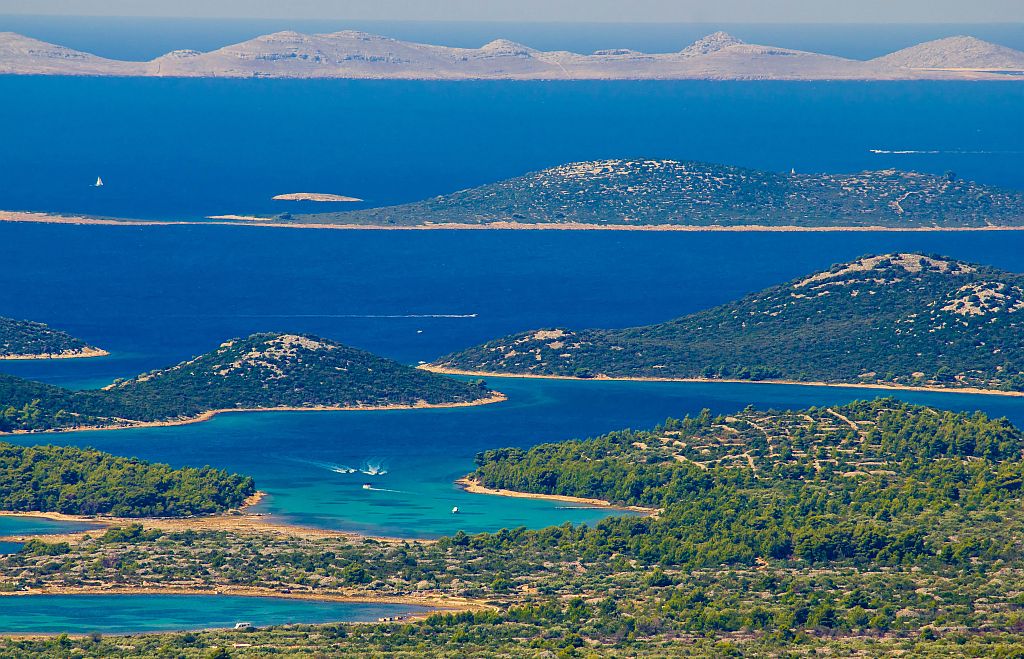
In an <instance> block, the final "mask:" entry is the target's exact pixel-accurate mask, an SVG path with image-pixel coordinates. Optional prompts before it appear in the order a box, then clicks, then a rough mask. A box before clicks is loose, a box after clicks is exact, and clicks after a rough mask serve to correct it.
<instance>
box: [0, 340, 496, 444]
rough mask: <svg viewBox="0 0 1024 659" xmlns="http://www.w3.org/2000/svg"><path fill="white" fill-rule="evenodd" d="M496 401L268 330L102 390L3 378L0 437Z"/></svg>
mask: <svg viewBox="0 0 1024 659" xmlns="http://www.w3.org/2000/svg"><path fill="white" fill-rule="evenodd" d="M494 397H495V394H494V393H493V392H491V391H489V390H488V389H487V388H486V387H485V386H484V385H483V383H482V382H462V381H458V380H454V379H451V378H446V377H441V376H438V375H436V374H433V373H426V372H423V371H420V370H417V369H414V368H411V367H409V366H405V365H403V364H399V363H398V362H395V361H392V360H389V359H384V358H382V357H377V356H375V355H372V354H370V353H368V352H364V351H362V350H357V349H355V348H350V347H348V346H345V345H342V344H340V343H337V342H335V341H330V340H327V339H321V338H317V337H313V336H304V335H297V334H273V333H265V334H254V335H252V336H250V337H248V338H245V339H235V340H232V341H228V342H226V343H224V344H222V345H221V346H220V347H219V348H217V349H216V350H214V351H213V352H209V353H206V354H204V355H200V356H199V357H196V358H194V359H190V360H188V361H185V362H182V363H180V364H177V365H176V366H172V367H170V368H166V369H162V370H157V371H153V372H150V373H146V374H143V375H139V376H137V377H134V378H131V379H128V380H118V381H115V382H114V383H113V384H111V385H110V386H108V387H105V388H104V389H101V390H92V391H70V390H67V389H63V388H61V387H56V386H53V385H48V384H42V383H39V382H32V381H29V380H24V379H22V378H17V377H14V376H10V375H2V374H0V432H10V431H19V430H21V431H24V430H51V429H71V428H78V427H96V426H110V427H118V426H131V425H137V424H139V423H143V422H162V421H178V420H185V419H192V418H195V417H198V416H200V415H202V414H204V413H208V412H212V411H217V410H232V409H266V408H299V409H302V408H312V409H315V408H343V407H344V408H349V407H351V408H368V407H396V406H398V407H415V406H424V405H460V404H471V403H475V402H486V401H489V400H494V399H495V398H494Z"/></svg>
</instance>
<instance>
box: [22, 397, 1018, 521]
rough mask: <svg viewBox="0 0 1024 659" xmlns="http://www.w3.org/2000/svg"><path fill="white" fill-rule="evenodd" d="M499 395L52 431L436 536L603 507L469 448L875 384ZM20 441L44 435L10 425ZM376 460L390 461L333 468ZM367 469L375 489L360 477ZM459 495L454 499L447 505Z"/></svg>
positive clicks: (578, 516) (312, 514) (324, 512)
mask: <svg viewBox="0 0 1024 659" xmlns="http://www.w3.org/2000/svg"><path fill="white" fill-rule="evenodd" d="M491 384H492V386H493V387H495V388H497V389H499V390H500V391H502V392H504V393H506V394H508V396H509V400H508V401H507V402H505V403H499V404H495V405H485V406H481V407H475V408H457V409H441V410H409V411H389V412H265V413H242V414H224V415H220V416H218V417H216V418H214V419H213V420H211V421H208V422H204V423H198V424H192V425H187V426H177V427H169V428H145V429H138V430H117V431H107V432H81V433H71V434H59V435H50V436H47V438H46V439H47V441H53V442H57V443H70V444H83V445H90V446H95V447H97V448H100V449H103V450H106V451H110V452H113V453H116V454H120V455H137V456H140V457H143V458H146V459H150V460H159V461H166V462H170V463H171V464H176V465H179V464H191V465H199V464H214V465H217V466H220V467H225V468H228V469H232V470H237V471H240V472H243V473H247V474H251V475H252V476H254V477H255V479H256V482H257V484H258V486H259V488H260V489H262V490H264V491H266V492H268V493H269V495H270V496H269V498H268V499H267V500H266V501H265V502H264V503H262V504H261V505H260V509H262V510H263V511H265V512H270V513H272V514H273V515H275V516H280V517H282V518H284V519H287V520H290V521H293V522H295V523H299V524H303V525H312V526H318V527H323V528H332V529H344V530H352V531H360V532H365V533H372V534H381V535H391V536H403V537H433V536H437V535H441V534H450V533H453V532H455V531H457V530H459V529H463V530H465V531H468V532H479V531H494V530H497V529H499V528H502V527H515V526H529V527H534V528H536V527H542V526H547V525H552V524H560V523H563V522H566V521H572V522H594V521H596V520H598V519H600V518H602V517H604V516H606V515H607V514H608V511H607V510H603V509H586V508H582V509H581V507H579V506H574V505H566V504H564V503H560V502H549V501H541V500H535V499H512V498H507V497H495V496H485V495H477V494H468V493H465V492H463V491H461V490H460V489H459V488H457V487H456V486H455V485H454V484H453V481H454V480H455V479H456V478H458V477H460V476H462V475H464V474H465V473H467V472H468V471H470V470H472V468H473V456H474V455H475V453H476V452H477V451H481V450H484V449H487V448H494V447H499V446H524V447H525V446H530V445H531V444H535V443H538V442H543V441H557V440H564V439H569V438H572V437H582V436H589V435H594V434H598V433H602V432H607V431H610V430H614V429H618V428H625V427H635V428H645V427H650V426H652V425H654V424H656V423H658V422H660V421H662V420H664V419H665V418H666V417H668V416H681V415H683V414H686V413H697V412H699V411H700V410H701V409H702V408H704V407H708V408H711V409H712V410H713V411H714V412H716V413H726V412H732V411H735V410H738V409H742V408H743V407H745V406H746V405H748V404H754V405H757V406H759V407H765V408H770V407H774V408H801V407H806V406H809V405H820V404H838V403H843V402H847V401H850V400H854V399H857V398H865V397H873V396H874V395H879V394H878V392H872V391H870V390H864V389H853V388H835V387H803V386H785V385H768V384H733V383H714V384H707V383H660V382H595V381H590V382H573V381H564V380H536V379H517V378H493V379H491ZM893 395H895V396H898V397H900V398H903V399H905V400H908V401H911V402H917V403H927V404H931V405H936V406H939V407H945V408H951V409H971V410H973V409H983V410H986V411H987V412H989V413H990V414H994V415H997V416H1004V415H1005V416H1008V417H1010V418H1011V419H1013V420H1014V421H1016V422H1018V423H1024V398H1016V397H1007V396H992V395H989V396H980V395H965V394H950V393H927V392H893ZM17 441H19V442H23V443H31V442H38V441H39V438H38V437H34V438H26V437H18V438H17ZM369 465H378V466H380V467H381V468H383V469H384V470H386V471H387V473H385V474H382V475H376V476H370V475H367V474H364V473H361V472H358V471H357V472H356V473H339V471H338V470H343V469H344V468H346V467H348V468H356V469H359V468H364V469H365V468H366V467H367V466H369ZM364 483H367V484H370V485H371V486H372V488H373V489H370V490H366V489H363V487H362V485H363V484H364ZM453 506H458V507H459V509H460V513H459V514H457V515H453V514H452V513H451V509H452V507H453Z"/></svg>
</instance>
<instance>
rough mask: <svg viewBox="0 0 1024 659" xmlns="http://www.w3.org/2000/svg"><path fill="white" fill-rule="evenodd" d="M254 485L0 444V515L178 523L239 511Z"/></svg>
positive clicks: (83, 453)
mask: <svg viewBox="0 0 1024 659" xmlns="http://www.w3.org/2000/svg"><path fill="white" fill-rule="evenodd" d="M254 493H255V487H254V485H253V480H252V479H251V478H249V477H246V476H239V475H238V474H229V473H227V472H225V471H222V470H219V469H212V468H210V467H202V468H199V469H195V468H192V467H184V468H182V469H172V468H171V467H169V466H167V465H165V464H153V463H148V462H143V461H141V460H135V459H129V458H120V457H117V456H113V455H110V454H109V453H103V452H101V451H97V450H94V449H88V448H85V449H83V448H75V447H68V446H28V447H26V446H15V445H13V444H8V443H0V509H2V510H13V511H41V512H60V513H66V514H72V515H95V514H110V515H117V516H121V517H143V516H183V515H197V514H202V513H213V512H219V511H222V510H226V509H228V508H235V507H238V506H240V505H241V504H242V503H243V502H244V501H245V499H246V498H247V497H249V496H251V495H252V494H254Z"/></svg>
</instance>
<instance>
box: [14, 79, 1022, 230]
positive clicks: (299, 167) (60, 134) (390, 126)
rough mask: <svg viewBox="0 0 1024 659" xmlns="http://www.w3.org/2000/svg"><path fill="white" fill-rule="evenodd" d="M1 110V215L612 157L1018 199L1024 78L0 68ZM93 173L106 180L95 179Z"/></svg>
mask: <svg viewBox="0 0 1024 659" xmlns="http://www.w3.org/2000/svg"><path fill="white" fill-rule="evenodd" d="M0 99H2V100H3V101H4V102H2V103H0V173H2V176H0V209H5V210H50V211H64V212H84V213H95V214H106V215H118V216H134V217H150V218H170V219H174V218H177V219H182V218H186V219H196V218H202V217H204V216H207V215H211V214H221V213H239V212H241V213H245V212H283V211H285V210H310V209H312V208H314V207H315V205H314V204H312V203H310V202H306V203H296V202H280V201H279V202H274V201H271V197H273V196H274V195H277V194H282V193H288V192H330V193H337V194H344V195H349V196H355V197H359V198H362V199H365V200H366V203H367V204H371V205H382V204H391V203H399V202H405V201H412V200H417V199H422V198H425V197H429V196H432V195H436V194H442V193H445V192H451V191H454V190H459V189H463V188H466V187H469V186H473V185H479V184H482V183H488V182H492V181H495V180H498V179H502V178H506V177H510V176H516V175H519V174H522V173H524V172H527V171H531V170H536V169H540V168H543V167H548V166H552V165H557V164H561V163H564V162H568V161H574V160H589V159H598V158H620V157H644V158H674V159H682V160H705V161H713V162H722V163H729V164H736V165H743V166H750V167H758V168H765V169H771V170H777V171H786V172H788V171H789V170H790V169H791V168H795V169H796V170H797V171H800V172H812V171H833V172H849V171H860V170H863V169H879V168H886V167H901V168H907V169H919V170H924V171H930V172H936V173H945V172H947V171H954V172H956V173H957V174H958V175H960V176H962V177H966V178H971V179H975V180H978V181H981V182H984V183H991V184H997V185H1003V186H1009V187H1015V188H1018V189H1021V188H1024V131H1022V130H1021V128H1020V117H1021V116H1022V115H1024V85H1021V84H1016V83H1008V82H996V83H941V82H922V83H905V82H904V83H828V82H814V83H808V82H796V83H785V82H767V83H760V82H693V81H683V82H614V83H607V82H606V83H601V82H508V81H505V82H455V83H439V82H402V81H398V82H396V81H392V82H388V81H344V80H328V81H301V80H171V79H168V80H161V79H130V78H129V79H118V78H96V79H90V78H59V77H16V76H7V77H2V76H0ZM873 150H874V151H889V152H893V151H909V152H911V153H874V152H873ZM97 176H100V177H102V178H103V180H104V182H105V185H104V186H103V187H101V188H94V187H90V186H91V184H92V183H94V182H95V180H96V177H97ZM333 206H337V205H336V204H335V205H333ZM320 207H321V208H322V207H323V205H322V204H321V205H320Z"/></svg>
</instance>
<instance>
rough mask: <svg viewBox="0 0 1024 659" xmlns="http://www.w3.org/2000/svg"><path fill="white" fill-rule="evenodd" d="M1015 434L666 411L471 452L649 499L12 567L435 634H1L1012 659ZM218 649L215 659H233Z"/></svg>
mask: <svg viewBox="0 0 1024 659" xmlns="http://www.w3.org/2000/svg"><path fill="white" fill-rule="evenodd" d="M1022 449H1024V433H1022V432H1021V431H1020V430H1019V429H1017V428H1016V427H1014V426H1013V425H1011V424H1010V423H1008V422H1007V421H1006V420H1005V419H993V418H989V417H987V416H986V415H984V414H982V413H972V414H966V413H954V412H946V411H942V410H938V409H933V408H929V407H921V406H915V405H909V404H906V403H902V402H899V401H897V400H894V399H888V398H887V399H878V400H873V401H862V402H855V403H851V404H848V405H843V406H838V407H815V408H809V409H805V410H793V411H775V410H757V409H753V408H747V409H745V410H742V411H739V412H736V413H734V414H730V415H723V416H716V415H713V414H711V413H710V412H708V411H704V412H702V413H701V414H699V415H697V416H695V417H687V418H683V419H669V420H667V421H666V422H664V423H663V424H661V425H660V426H659V427H657V428H655V429H652V430H649V431H629V430H627V431H621V432H614V433H610V434H607V435H604V436H601V437H596V438H593V439H587V440H578V441H570V442H565V443H560V444H542V445H539V446H535V447H533V448H531V449H529V450H522V449H516V448H510V449H498V450H493V451H487V452H484V453H482V454H480V455H479V456H478V458H477V465H478V467H477V470H476V472H475V473H474V474H473V477H474V478H476V479H478V480H479V481H480V482H482V483H484V484H486V485H490V486H493V487H511V488H515V489H519V490H521V491H529V492H536V493H542V494H552V493H557V494H566V495H572V496H583V497H603V498H607V499H609V500H613V501H616V502H618V503H623V504H637V505H643V506H652V507H657V508H659V509H660V512H659V514H658V515H657V516H653V517H643V516H624V517H617V518H611V519H606V520H603V521H601V522H599V523H597V524H595V525H593V526H572V525H569V524H566V525H563V526H560V527H551V528H547V529H540V530H535V531H534V530H526V529H521V528H520V529H503V530H501V531H498V532H496V533H485V534H479V535H466V534H464V533H457V534H456V535H454V536H451V537H448V538H442V539H440V540H439V541H437V542H406V543H397V544H396V543H380V542H374V541H362V542H352V541H350V540H346V539H344V538H293V537H287V536H274V537H262V536H259V537H258V536H247V535H240V534H237V533H229V532H209V531H195V532H193V531H188V532H175V533H160V532H157V531H153V532H150V533H149V534H148V535H147V534H143V533H138V532H135V531H133V530H132V529H124V530H112V531H110V532H107V533H106V534H103V535H101V536H98V537H93V538H90V539H87V540H85V541H83V542H81V543H78V544H75V545H74V546H70V547H65V548H61V550H60V555H59V556H56V557H54V556H53V555H50V554H52V553H57V551H56V550H54V552H47V551H45V550H44V548H43V547H42V546H33V547H32V548H31V549H26V550H24V551H22V552H21V553H19V554H16V555H13V556H10V557H7V558H0V583H3V584H5V585H6V587H8V588H10V589H13V590H17V589H19V588H28V587H33V588H43V587H51V588H57V587H70V588H88V587H100V586H102V585H103V584H105V583H109V582H110V581H112V580H116V581H117V582H118V583H120V584H123V585H125V586H131V585H141V584H153V583H160V584H162V585H163V586H164V587H167V588H172V587H180V586H182V585H187V586H188V587H193V588H195V587H196V586H197V585H199V586H201V587H203V588H207V589H209V590H210V591H213V590H215V589H222V588H225V587H228V586H239V587H245V586H260V587H264V588H273V589H287V590H289V591H290V592H302V593H306V594H316V593H337V592H349V593H351V592H363V593H368V594H372V595H375V596H380V597H395V596H404V595H408V594H410V593H416V594H418V595H420V596H434V597H463V598H470V599H472V600H476V601H479V602H487V603H489V604H490V605H492V606H493V607H494V608H492V609H489V610H477V611H467V612H464V613H457V614H441V615H435V616H432V617H431V618H430V619H428V620H427V621H425V622H423V623H411V624H410V623H397V624H382V625H325V626H299V627H289V628H277V629H269V630H262V631H258V632H252V633H248V634H244V635H239V633H237V632H234V633H232V632H202V633H189V634H158V635H145V636H134V637H131V638H130V639H125V638H115V639H109V640H108V639H101V638H93V639H89V638H86V639H66V640H64V641H60V640H59V639H46V640H8V641H6V642H5V645H4V646H3V650H2V651H3V652H6V653H8V654H9V655H11V656H15V655H17V654H18V653H19V652H20V653H49V654H50V655H53V656H66V655H68V654H69V653H71V651H72V648H78V649H79V650H81V651H84V652H85V653H87V654H89V655H90V656H118V655H119V653H122V652H123V648H124V647H125V645H126V644H128V645H130V646H131V647H132V649H133V650H134V651H135V652H141V653H143V654H159V653H161V652H173V653H174V654H175V655H181V656H187V657H202V656H216V655H214V654H213V652H215V649H216V648H217V647H218V646H222V647H225V648H228V650H226V651H227V652H228V654H229V655H230V656H239V657H248V656H265V654H268V653H274V654H276V655H283V656H309V655H315V654H325V655H328V656H341V655H345V654H365V655H369V656H384V655H386V656H439V657H440V656H453V655H455V656H478V657H506V656H561V657H590V656H622V657H635V656H650V657H663V656H681V655H690V656H706V657H730V656H765V657H768V656H770V657H779V656H802V655H828V656H915V657H916V656H935V657H939V656H941V657H953V656H996V657H1015V656H1019V649H1020V644H1021V643H1022V642H1024V634H1022V632H1021V629H1022V627H1021V624H1022V621H1024V614H1022V611H1024V597H1022V595H1021V589H1020V583H1022V579H1024V560H1022V556H1024V553H1022V551H1021V538H1022V537H1024V512H1022V511H1024V505H1022V503H1024V500H1022V498H1024V490H1022V482H1024V461H1022V457H1021V451H1022ZM219 656H224V655H223V654H221V655H219Z"/></svg>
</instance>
